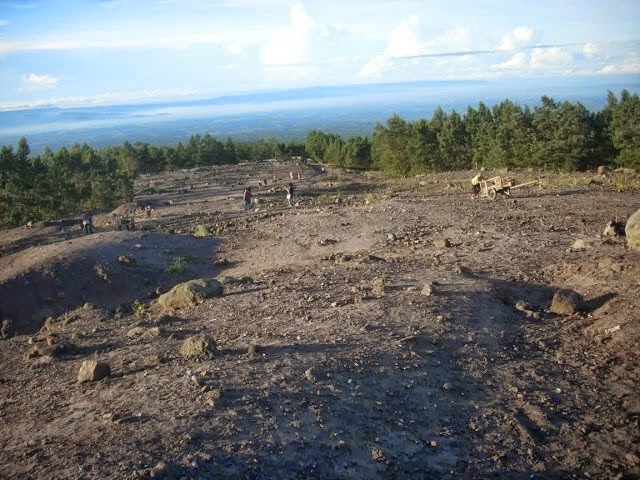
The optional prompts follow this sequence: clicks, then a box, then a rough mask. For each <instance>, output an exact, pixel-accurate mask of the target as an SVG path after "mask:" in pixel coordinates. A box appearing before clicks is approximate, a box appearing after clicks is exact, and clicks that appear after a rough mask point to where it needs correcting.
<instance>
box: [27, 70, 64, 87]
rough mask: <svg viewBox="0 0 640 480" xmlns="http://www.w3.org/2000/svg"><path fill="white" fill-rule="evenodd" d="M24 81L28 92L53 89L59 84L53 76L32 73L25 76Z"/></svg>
mask: <svg viewBox="0 0 640 480" xmlns="http://www.w3.org/2000/svg"><path fill="white" fill-rule="evenodd" d="M22 80H23V82H24V84H25V87H26V89H27V90H42V89H47V88H53V87H55V86H56V85H57V84H58V79H57V78H56V77H53V76H51V75H47V74H44V75H40V74H38V73H30V74H29V75H24V76H23V77H22Z"/></svg>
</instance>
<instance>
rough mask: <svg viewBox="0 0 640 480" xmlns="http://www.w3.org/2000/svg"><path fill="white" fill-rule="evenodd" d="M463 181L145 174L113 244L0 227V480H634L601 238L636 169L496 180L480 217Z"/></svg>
mask: <svg viewBox="0 0 640 480" xmlns="http://www.w3.org/2000/svg"><path fill="white" fill-rule="evenodd" d="M290 172H292V173H293V176H294V180H293V182H294V183H295V184H296V187H297V190H298V195H297V197H296V200H297V204H296V206H295V207H288V206H287V205H286V200H285V192H284V188H285V185H286V184H287V183H288V182H289V181H290ZM298 172H300V176H301V178H300V179H299V180H298V178H297V173H298ZM491 173H496V174H497V173H498V172H489V174H491ZM503 173H504V172H503ZM472 175H473V172H462V173H456V174H447V173H442V174H437V175H428V176H423V177H418V178H412V179H408V180H392V179H389V178H386V177H384V176H382V175H379V174H376V173H356V172H344V171H339V170H332V169H329V171H322V169H321V168H319V167H312V166H300V167H299V166H296V165H294V164H282V163H279V164H273V165H259V166H255V165H251V166H249V165H241V166H234V167H220V168H212V169H207V170H200V171H196V172H187V173H173V174H162V175H152V176H147V177H144V178H142V179H140V180H139V181H138V185H137V191H138V195H137V197H136V202H135V203H134V204H130V205H125V206H122V207H120V208H119V209H118V210H117V211H116V212H114V213H116V214H125V215H129V216H135V217H136V230H134V231H126V230H123V231H117V230H116V229H115V223H114V222H115V221H116V220H117V217H114V216H113V215H112V214H111V212H104V213H102V214H101V215H97V216H96V217H95V225H96V233H94V234H93V235H88V236H83V235H82V234H81V232H80V228H79V226H78V225H75V226H73V225H72V226H65V225H67V223H65V222H58V223H55V222H52V223H49V224H37V225H34V226H33V227H31V228H19V229H14V230H9V231H3V232H0V251H1V252H2V256H0V308H1V311H0V314H2V315H3V316H4V318H5V319H11V322H12V323H11V326H10V327H9V328H8V329H7V334H8V337H7V339H6V340H3V341H0V362H1V363H0V365H1V366H0V391H1V393H2V394H1V395H0V415H1V417H2V419H3V421H2V422H0V451H1V452H2V461H1V462H0V477H2V478H11V479H24V478H33V479H70V478H77V479H84V478H95V479H110V478H125V479H126V478H129V479H140V478H149V477H154V478H196V479H199V478H201V479H205V478H254V479H276V478H277V479H294V478H295V479H297V478H300V479H303V478H304V479H308V478H318V479H327V478H331V479H365V478H367V479H375V478H380V479H382V478H385V479H386V478H415V479H424V478H434V479H435V478H437V479H440V478H443V479H460V478H464V479H465V480H471V479H480V478H482V479H485V478H493V479H498V478H504V479H511V478H515V479H525V478H526V479H530V478H536V479H555V478H558V479H560V478H600V479H609V478H610V479H614V478H616V479H631V478H638V476H640V448H639V447H638V445H640V441H639V440H640V438H639V432H640V428H639V419H640V401H639V400H638V394H637V393H638V387H637V385H638V380H639V379H638V374H639V369H638V366H639V364H638V351H639V349H638V341H639V332H640V329H639V324H638V322H639V320H640V317H639V316H638V313H637V312H638V311H640V262H639V260H640V253H639V252H635V251H631V250H629V249H628V247H627V246H626V242H625V239H624V237H620V236H603V235H602V234H603V230H604V228H605V226H606V224H607V223H608V222H609V221H610V220H611V219H612V218H614V216H616V215H617V216H618V217H619V219H623V218H625V217H626V215H628V214H630V213H633V212H634V211H636V210H638V208H640V195H638V190H633V189H629V185H630V184H633V182H635V183H636V184H637V178H636V177H634V176H633V175H631V174H629V173H626V174H612V175H610V176H608V177H597V176H595V175H594V174H574V175H555V176H554V175H549V174H544V175H542V174H538V173H536V172H509V173H508V175H512V176H515V177H516V178H517V180H518V182H526V181H536V182H538V183H536V184H534V185H532V186H530V187H528V188H522V189H518V190H514V193H513V196H512V198H504V197H499V198H497V199H496V200H495V201H490V200H488V199H475V200H474V199H471V198H470V195H469V192H468V183H469V179H470V178H471V176H472ZM264 180H266V181H267V185H266V186H264V185H263V186H260V185H259V181H260V182H264ZM245 185H251V186H252V188H253V194H254V198H255V200H256V205H255V208H253V209H251V210H249V211H244V210H243V206H242V189H243V186H245ZM147 205H149V206H150V207H152V208H153V210H152V211H151V214H150V215H149V216H147V214H146V213H145V211H144V208H145V207H146V206H147ZM68 223H70V222H68ZM210 277H214V278H217V279H218V280H220V281H221V282H222V283H223V285H224V294H223V296H222V297H218V298H209V299H206V300H205V301H203V302H202V303H200V304H198V305H196V306H193V307H190V308H184V309H180V310H176V311H171V312H167V311H163V309H162V308H161V307H160V305H159V304H158V301H157V298H158V295H159V294H162V293H164V292H166V291H167V290H168V289H169V288H171V287H172V286H174V285H175V284H178V283H180V282H183V281H185V280H189V279H194V278H210ZM558 289H571V290H572V291H575V292H577V293H578V294H579V295H580V296H581V297H582V300H583V301H582V302H581V304H580V305H579V308H578V309H577V311H576V312H575V313H567V314H557V313H552V312H551V309H550V307H551V303H552V298H553V297H554V294H555V293H556V292H557V290H558ZM194 335H204V336H205V337H206V338H209V339H210V340H212V341H215V344H216V348H215V351H212V352H211V354H209V355H203V356H201V357H189V356H186V355H184V350H183V351H182V353H181V351H180V348H181V345H182V344H183V342H184V340H185V339H187V338H189V337H191V336H194ZM86 360H98V361H100V362H104V363H106V364H108V365H109V366H110V370H111V375H110V376H107V377H106V378H104V379H102V380H100V381H96V382H87V383H79V382H78V380H77V375H78V370H79V369H80V367H81V365H82V363H83V361H86Z"/></svg>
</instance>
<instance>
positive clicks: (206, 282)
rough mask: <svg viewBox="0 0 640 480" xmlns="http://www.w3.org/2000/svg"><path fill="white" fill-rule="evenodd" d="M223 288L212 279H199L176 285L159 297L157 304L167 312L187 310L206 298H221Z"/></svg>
mask: <svg viewBox="0 0 640 480" xmlns="http://www.w3.org/2000/svg"><path fill="white" fill-rule="evenodd" d="M223 291H224V288H223V286H222V283H220V282H219V281H218V280H216V279H214V278H200V279H197V280H189V281H188V282H184V283H180V284H179V285H176V286H175V287H173V288H172V289H171V290H169V291H168V292H167V293H165V294H163V295H160V297H159V298H158V303H159V304H160V305H161V306H162V308H163V309H165V310H167V311H172V310H179V309H181V308H188V307H193V306H195V305H198V304H199V303H202V302H203V301H204V300H205V299H207V298H212V297H221V296H222V293H223Z"/></svg>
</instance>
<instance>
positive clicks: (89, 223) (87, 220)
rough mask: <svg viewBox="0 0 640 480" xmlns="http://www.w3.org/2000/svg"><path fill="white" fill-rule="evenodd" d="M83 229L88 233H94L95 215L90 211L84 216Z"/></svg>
mask: <svg viewBox="0 0 640 480" xmlns="http://www.w3.org/2000/svg"><path fill="white" fill-rule="evenodd" d="M82 230H83V231H84V233H85V234H86V235H89V234H90V233H93V217H92V216H91V214H90V213H87V214H86V215H85V216H84V217H82Z"/></svg>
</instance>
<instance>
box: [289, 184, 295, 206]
mask: <svg viewBox="0 0 640 480" xmlns="http://www.w3.org/2000/svg"><path fill="white" fill-rule="evenodd" d="M294 193H295V187H294V185H293V182H291V183H289V186H288V187H287V202H289V206H290V207H293V205H294V204H295V202H294V200H293V195H294Z"/></svg>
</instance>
